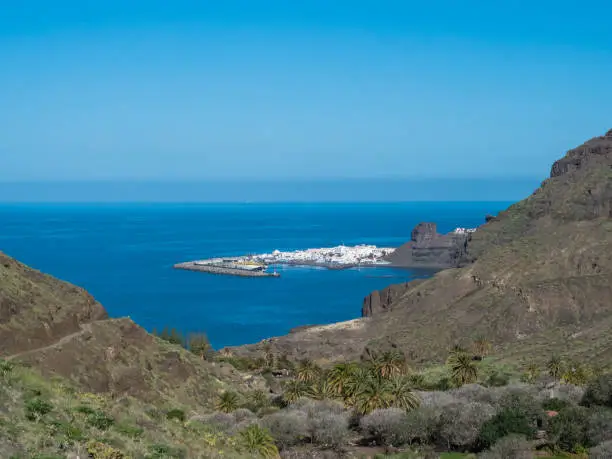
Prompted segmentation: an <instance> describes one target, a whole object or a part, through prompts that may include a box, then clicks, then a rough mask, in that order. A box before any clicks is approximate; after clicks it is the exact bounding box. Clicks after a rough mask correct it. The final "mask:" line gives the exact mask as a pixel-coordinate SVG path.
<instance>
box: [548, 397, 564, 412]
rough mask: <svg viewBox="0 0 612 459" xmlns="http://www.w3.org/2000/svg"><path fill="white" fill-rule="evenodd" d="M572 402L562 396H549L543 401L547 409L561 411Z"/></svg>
mask: <svg viewBox="0 0 612 459" xmlns="http://www.w3.org/2000/svg"><path fill="white" fill-rule="evenodd" d="M570 406H571V403H570V402H569V401H567V400H563V399H560V398H549V399H546V400H544V402H542V408H543V409H545V410H547V411H561V410H564V409H566V408H569V407H570Z"/></svg>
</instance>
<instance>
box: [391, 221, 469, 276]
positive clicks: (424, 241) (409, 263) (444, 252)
mask: <svg viewBox="0 0 612 459" xmlns="http://www.w3.org/2000/svg"><path fill="white" fill-rule="evenodd" d="M469 240H470V233H449V234H438V231H437V226H436V224H435V223H419V224H418V225H417V226H416V227H415V228H414V229H413V230H412V233H411V239H410V241H408V242H407V243H406V244H404V245H402V246H401V247H398V248H397V249H396V250H395V252H393V253H392V254H391V255H390V256H389V257H388V261H390V262H391V263H392V264H393V265H394V266H400V267H406V268H420V267H421V268H439V269H441V268H452V267H457V266H461V265H462V264H464V263H465V262H466V261H467V257H466V254H467V244H468V242H469Z"/></svg>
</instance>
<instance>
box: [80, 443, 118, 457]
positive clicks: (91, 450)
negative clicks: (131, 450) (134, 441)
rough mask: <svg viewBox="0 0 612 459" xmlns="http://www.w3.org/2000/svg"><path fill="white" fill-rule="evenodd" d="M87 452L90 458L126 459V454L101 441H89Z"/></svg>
mask: <svg viewBox="0 0 612 459" xmlns="http://www.w3.org/2000/svg"><path fill="white" fill-rule="evenodd" d="M87 454H89V457H91V458H92V459H127V456H126V455H125V454H123V453H122V452H121V451H119V450H118V449H115V448H113V447H112V446H109V445H106V444H104V443H101V442H89V443H88V444H87Z"/></svg>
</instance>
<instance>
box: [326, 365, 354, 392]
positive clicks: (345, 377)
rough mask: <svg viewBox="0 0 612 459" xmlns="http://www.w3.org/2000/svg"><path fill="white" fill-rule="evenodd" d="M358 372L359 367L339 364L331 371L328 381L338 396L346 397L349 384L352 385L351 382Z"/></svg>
mask: <svg viewBox="0 0 612 459" xmlns="http://www.w3.org/2000/svg"><path fill="white" fill-rule="evenodd" d="M356 371H357V365H356V364H354V363H339V364H338V365H336V366H334V367H333V368H332V369H331V370H330V371H329V374H328V375H327V380H328V382H329V385H330V387H331V388H332V390H333V391H334V392H335V393H336V395H338V396H344V395H346V390H347V384H348V385H350V380H351V378H353V377H354V375H355V372H356Z"/></svg>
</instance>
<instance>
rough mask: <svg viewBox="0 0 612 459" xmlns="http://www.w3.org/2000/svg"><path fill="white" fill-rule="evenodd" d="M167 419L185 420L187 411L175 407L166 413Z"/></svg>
mask: <svg viewBox="0 0 612 459" xmlns="http://www.w3.org/2000/svg"><path fill="white" fill-rule="evenodd" d="M166 419H167V420H169V421H172V420H174V419H176V420H177V421H180V422H185V412H184V411H183V410H179V409H178V408H174V409H172V410H170V411H168V412H167V413H166Z"/></svg>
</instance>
